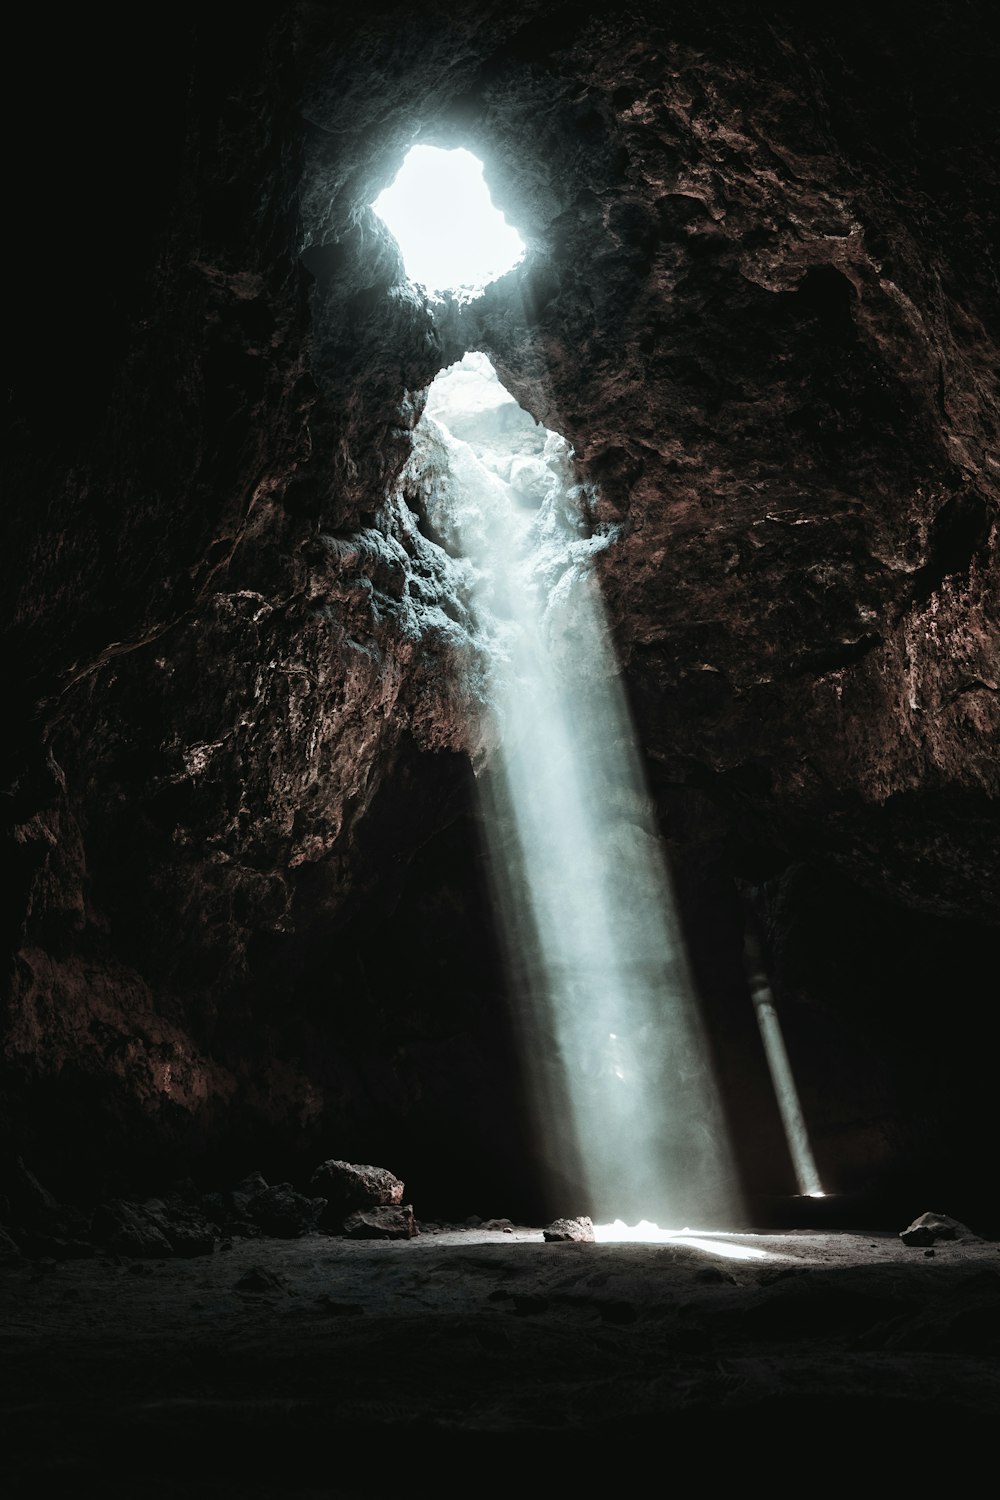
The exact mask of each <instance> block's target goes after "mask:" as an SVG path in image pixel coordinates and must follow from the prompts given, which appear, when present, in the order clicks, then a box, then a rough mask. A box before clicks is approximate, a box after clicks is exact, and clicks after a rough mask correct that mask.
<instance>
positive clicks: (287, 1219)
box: [247, 1182, 326, 1240]
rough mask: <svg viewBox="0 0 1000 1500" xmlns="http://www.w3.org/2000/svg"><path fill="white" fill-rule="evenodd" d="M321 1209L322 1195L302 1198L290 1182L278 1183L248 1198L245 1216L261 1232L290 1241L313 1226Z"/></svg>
mask: <svg viewBox="0 0 1000 1500" xmlns="http://www.w3.org/2000/svg"><path fill="white" fill-rule="evenodd" d="M325 1208H326V1199H325V1198H306V1197H304V1195H303V1194H302V1193H297V1192H296V1191H295V1189H294V1188H293V1187H292V1185H291V1183H290V1182H279V1183H278V1184H277V1185H276V1186H275V1187H270V1188H267V1189H265V1191H264V1192H261V1193H257V1194H256V1195H255V1196H254V1197H253V1198H251V1199H250V1202H249V1203H248V1205H247V1216H248V1217H249V1218H250V1219H251V1220H252V1221H253V1223H255V1224H257V1225H258V1226H259V1227H260V1228H261V1229H262V1230H263V1231H264V1233H265V1234H274V1235H277V1236H278V1238H279V1239H285V1240H291V1239H295V1238H296V1237H297V1236H298V1235H300V1234H306V1233H308V1231H309V1230H310V1229H315V1228H316V1225H317V1224H318V1223H319V1220H320V1217H321V1215H322V1213H323V1210H324V1209H325Z"/></svg>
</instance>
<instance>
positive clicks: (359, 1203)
mask: <svg viewBox="0 0 1000 1500" xmlns="http://www.w3.org/2000/svg"><path fill="white" fill-rule="evenodd" d="M309 1187H310V1190H311V1191H312V1192H315V1193H317V1194H321V1195H322V1196H323V1197H324V1198H325V1199H326V1208H325V1210H324V1212H323V1215H322V1219H321V1221H320V1222H321V1223H322V1225H323V1228H325V1229H332V1230H334V1231H339V1230H340V1229H341V1228H342V1226H343V1223H344V1220H345V1218H346V1217H347V1215H348V1214H350V1213H353V1212H354V1211H355V1210H356V1209H362V1208H378V1207H380V1206H382V1205H397V1204H400V1203H402V1201H403V1192H404V1184H403V1183H402V1182H401V1181H400V1180H399V1178H398V1177H396V1176H394V1175H393V1173H392V1172H390V1171H389V1170H388V1169H387V1168H386V1167H366V1166H359V1165H357V1164H355V1163H353V1162H348V1161H337V1160H336V1159H335V1158H331V1159H330V1160H329V1161H325V1162H323V1163H322V1164H321V1165H320V1166H318V1167H317V1168H316V1170H315V1172H314V1173H313V1175H312V1177H311V1178H310V1179H309Z"/></svg>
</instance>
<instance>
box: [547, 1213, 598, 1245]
mask: <svg viewBox="0 0 1000 1500" xmlns="http://www.w3.org/2000/svg"><path fill="white" fill-rule="evenodd" d="M542 1237H543V1239H545V1240H550V1241H553V1242H557V1241H560V1240H574V1241H578V1242H580V1243H592V1242H593V1239H594V1224H593V1221H592V1220H591V1219H589V1218H588V1217H587V1215H586V1214H581V1215H580V1216H579V1217H578V1218H576V1219H553V1221H552V1223H551V1224H550V1225H549V1226H548V1228H547V1229H543V1230H542Z"/></svg>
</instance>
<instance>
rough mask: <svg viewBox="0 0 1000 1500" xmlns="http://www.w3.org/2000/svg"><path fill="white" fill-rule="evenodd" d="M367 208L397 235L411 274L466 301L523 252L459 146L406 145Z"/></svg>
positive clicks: (479, 168) (478, 166)
mask: <svg viewBox="0 0 1000 1500" xmlns="http://www.w3.org/2000/svg"><path fill="white" fill-rule="evenodd" d="M372 208H373V210H374V212H375V213H376V214H377V215H378V217H379V218H380V219H381V220H382V222H383V223H384V224H385V226H386V228H387V229H389V230H390V231H391V233H392V234H393V236H394V237H395V239H396V242H397V244H398V245H399V249H400V252H401V254H402V257H403V263H404V266H405V268H406V274H407V276H408V277H409V279H410V281H412V282H414V283H417V284H418V285H421V286H423V287H424V288H425V289H426V290H427V292H428V293H429V294H430V295H431V296H432V297H437V298H439V299H440V297H441V295H442V294H444V293H451V294H452V295H453V296H454V297H455V298H456V300H458V301H460V302H463V301H466V302H467V301H472V300H474V298H476V297H477V296H479V295H480V293H481V292H482V291H483V290H484V289H485V288H486V287H487V286H489V285H490V284H491V283H492V282H494V281H497V280H499V278H500V277H501V276H504V275H506V273H507V272H508V271H511V270H513V269H514V267H515V266H517V265H518V264H519V263H520V262H521V260H522V259H523V258H524V253H525V247H524V242H523V240H522V239H521V236H520V235H519V234H518V232H517V230H516V229H515V228H514V227H513V226H512V225H511V224H509V223H508V222H507V219H506V218H505V216H504V215H503V214H502V213H501V212H500V210H499V209H498V208H497V207H496V206H495V204H494V202H493V199H492V198H491V196H490V192H489V188H488V187H487V185H486V180H485V177H484V175H483V163H482V162H481V161H480V160H479V158H478V157H476V156H473V154H472V152H471V151H467V150H466V149H465V148H464V147H456V148H454V149H451V150H446V149H444V148H442V147H440V146H430V145H416V146H412V147H411V148H410V150H409V151H408V152H407V154H406V156H405V158H404V160H403V164H402V166H401V167H400V169H399V172H398V173H397V174H396V176H395V177H394V178H393V180H392V182H391V183H390V184H389V185H388V187H385V188H383V190H382V192H381V193H379V195H378V197H377V198H376V199H375V201H374V203H373V204H372Z"/></svg>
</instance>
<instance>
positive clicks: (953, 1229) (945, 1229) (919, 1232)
mask: <svg viewBox="0 0 1000 1500" xmlns="http://www.w3.org/2000/svg"><path fill="white" fill-rule="evenodd" d="M899 1238H900V1239H901V1240H902V1241H903V1244H904V1245H911V1246H913V1247H919V1246H920V1245H933V1244H934V1242H935V1241H936V1240H976V1239H978V1238H979V1236H978V1235H977V1234H973V1232H972V1230H971V1229H970V1228H969V1227H968V1225H967V1224H963V1223H962V1222H961V1221H960V1220H959V1219H953V1218H951V1216H950V1215H949V1214H937V1213H934V1212H929V1213H925V1214H921V1215H920V1217H919V1218H917V1219H914V1221H913V1223H912V1224H909V1225H907V1227H906V1228H905V1229H904V1230H902V1231H901V1233H900V1236H899Z"/></svg>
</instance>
